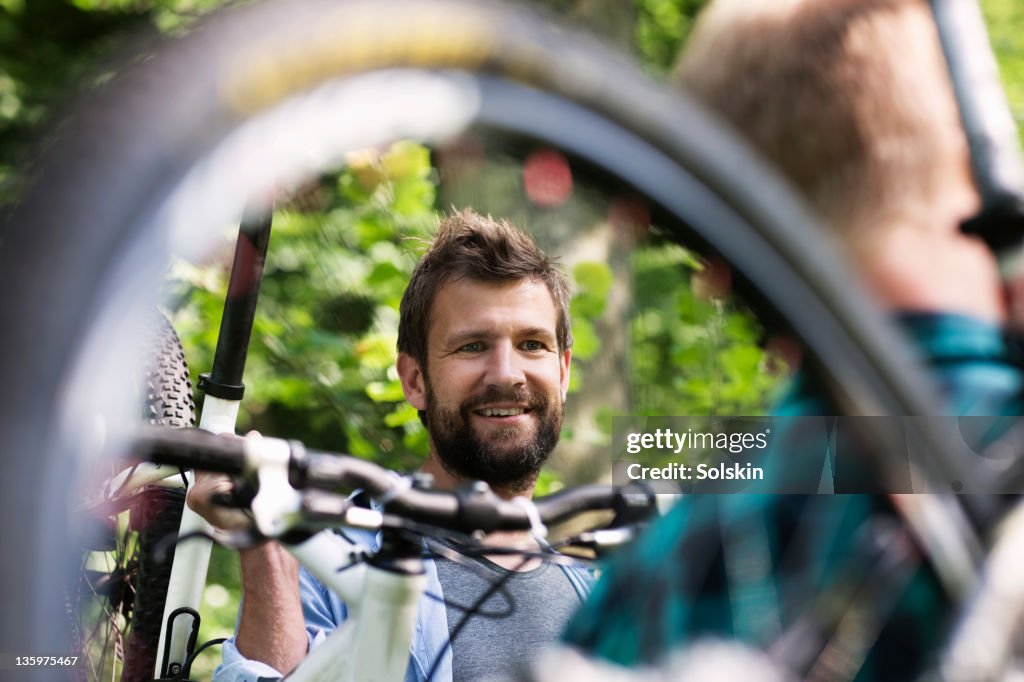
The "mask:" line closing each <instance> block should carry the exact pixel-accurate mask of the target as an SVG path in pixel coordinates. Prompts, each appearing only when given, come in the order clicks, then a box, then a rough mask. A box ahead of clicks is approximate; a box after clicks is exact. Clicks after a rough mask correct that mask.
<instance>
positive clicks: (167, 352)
mask: <svg viewBox="0 0 1024 682" xmlns="http://www.w3.org/2000/svg"><path fill="white" fill-rule="evenodd" d="M145 343H146V346H147V348H149V349H150V351H151V352H150V353H149V357H147V359H146V362H145V366H144V367H143V370H142V377H141V378H142V381H141V393H142V395H141V401H140V402H141V417H142V419H143V420H144V421H146V422H148V423H150V424H159V425H163V426H171V427H175V428H189V427H194V426H195V403H194V401H193V397H192V383H191V380H190V376H189V369H188V363H187V362H186V360H185V353H184V351H183V350H182V347H181V342H180V340H179V339H178V335H177V334H176V333H175V331H174V328H173V326H171V323H170V322H169V321H168V320H167V319H166V318H165V317H164V316H163V315H160V314H156V315H154V316H153V317H152V319H151V321H150V323H149V329H148V331H147V333H146V341H145ZM108 486H109V482H108ZM106 492H107V493H108V494H106V495H105V496H104V497H103V499H102V500H100V501H98V502H95V503H93V504H91V505H90V511H92V512H93V513H96V514H97V515H98V516H97V518H96V521H97V524H98V528H99V532H96V533H92V534H90V535H89V536H88V538H87V541H88V547H87V550H88V551H87V552H86V553H85V558H84V560H83V562H82V567H81V574H80V578H79V580H78V581H77V582H76V583H75V584H74V586H73V588H72V590H73V593H72V595H71V599H70V601H71V611H72V614H71V615H72V637H73V640H74V645H75V647H76V649H77V650H78V651H80V652H81V654H82V657H83V659H84V661H85V666H84V667H83V669H82V673H83V678H84V679H87V680H90V681H91V680H103V679H119V680H121V681H122V682H141V681H142V680H150V679H152V678H153V671H154V670H155V667H156V653H157V645H158V639H159V636H160V627H161V620H162V618H163V608H164V601H165V597H166V593H167V584H168V581H169V579H170V571H171V565H172V561H173V559H174V549H173V545H170V546H169V548H168V545H167V544H166V543H165V542H164V541H165V539H166V538H167V537H168V536H171V535H173V534H175V533H177V532H178V525H179V523H180V521H181V513H182V509H183V507H184V504H185V491H184V489H183V488H180V487H166V486H158V485H149V486H145V487H143V488H141V489H135V490H129V491H124V492H122V491H121V490H118V489H114V490H107V491H106ZM161 545H162V546H161ZM158 547H159V549H158Z"/></svg>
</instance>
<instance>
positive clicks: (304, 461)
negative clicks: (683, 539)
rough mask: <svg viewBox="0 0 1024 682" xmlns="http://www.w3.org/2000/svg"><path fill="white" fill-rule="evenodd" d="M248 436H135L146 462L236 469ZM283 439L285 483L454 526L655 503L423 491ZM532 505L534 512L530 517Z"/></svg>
mask: <svg viewBox="0 0 1024 682" xmlns="http://www.w3.org/2000/svg"><path fill="white" fill-rule="evenodd" d="M265 440H267V441H270V440H273V439H265ZM254 442H255V443H259V442H260V441H250V440H246V439H241V438H225V437H223V436H216V435H213V434H210V433H206V432H205V431H200V430H198V429H167V428H162V427H159V426H146V427H143V428H141V429H140V431H139V434H138V436H137V437H136V439H135V445H136V448H137V450H138V451H139V452H140V453H142V454H143V456H144V458H145V459H147V460H149V461H151V462H154V463H157V464H168V465H171V466H176V467H180V468H187V469H200V470H203V471H213V472H220V473H225V474H232V475H243V476H245V475H249V474H250V473H251V472H253V471H254V470H255V469H256V468H257V467H258V466H259V447H258V446H254V445H252V443H254ZM288 446H289V448H290V457H289V462H288V479H289V483H290V484H291V485H292V487H294V488H296V489H300V490H301V489H311V490H320V491H326V492H332V493H337V492H340V491H352V490H357V489H361V490H365V491H366V492H367V493H369V494H370V495H371V496H372V497H375V498H377V499H379V500H383V501H384V502H385V504H386V509H387V512H388V513H389V514H394V515H396V516H400V517H403V518H407V519H413V520H416V521H419V522H423V523H427V524H431V525H436V526H441V527H444V528H448V529H450V530H456V531H460V532H467V533H468V532H473V531H478V530H479V531H484V532H490V531H495V530H525V529H530V528H531V527H532V526H534V525H535V524H536V523H537V522H540V523H543V524H545V525H547V524H555V523H559V522H561V521H564V520H566V519H568V518H571V517H573V516H575V515H577V514H580V513H583V512H586V511H595V510H610V511H613V512H616V514H628V515H631V516H636V515H643V514H647V513H651V512H653V511H654V509H655V507H656V498H655V495H654V494H653V492H651V491H650V490H649V489H646V488H644V487H640V486H627V487H621V488H615V487H611V486H600V485H590V486H579V487H575V488H568V489H566V490H562V491H559V492H557V493H554V494H552V495H548V496H546V497H542V498H539V499H537V500H535V501H534V502H533V506H532V508H531V507H530V506H529V505H523V504H519V503H516V502H513V501H509V500H505V499H502V498H500V497H498V496H497V495H495V494H494V493H493V492H492V491H491V489H490V488H489V487H488V486H487V485H486V484H482V483H481V482H474V483H472V484H470V485H468V486H464V487H462V488H460V489H458V490H456V491H454V492H448V491H438V490H424V489H419V488H415V487H412V485H411V483H408V482H407V481H408V479H402V478H401V477H399V476H397V475H396V474H395V472H393V471H390V470H388V469H385V468H383V467H381V466H379V465H377V464H374V463H373V462H368V461H366V460H363V459H359V458H357V457H353V456H351V455H343V454H338V453H329V452H316V451H307V450H306V449H305V447H304V446H303V445H302V444H301V443H299V442H298V441H289V442H288ZM403 481H406V482H405V483H403ZM533 509H536V512H537V513H536V517H533V518H531V513H532V510H533ZM340 511H341V510H339V512H340Z"/></svg>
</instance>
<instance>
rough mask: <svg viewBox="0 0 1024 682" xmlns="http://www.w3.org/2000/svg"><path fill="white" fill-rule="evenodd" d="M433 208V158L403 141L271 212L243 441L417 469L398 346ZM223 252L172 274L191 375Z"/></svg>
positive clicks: (221, 281)
mask: <svg viewBox="0 0 1024 682" xmlns="http://www.w3.org/2000/svg"><path fill="white" fill-rule="evenodd" d="M434 197H435V179H434V177H433V169H432V167H431V165H430V154H429V151H428V150H427V149H426V148H424V147H422V146H420V145H418V144H414V143H409V142H399V143H396V144H394V145H392V146H391V147H390V148H389V149H387V151H385V152H384V153H380V154H378V153H375V152H369V153H366V154H363V155H358V156H356V155H354V156H353V157H352V158H351V159H350V165H349V166H348V167H347V168H346V169H345V170H344V171H343V172H342V173H341V174H340V175H338V176H334V177H331V178H326V179H324V180H323V181H322V182H321V183H319V185H318V186H317V187H315V188H311V189H310V190H308V191H307V192H306V193H305V194H304V195H302V196H301V197H299V198H298V199H297V200H296V201H295V202H293V203H291V204H289V205H286V206H284V207H282V208H281V209H279V210H278V211H277V212H276V213H275V216H274V228H273V236H272V238H271V246H270V255H269V257H268V259H267V265H266V269H265V272H264V281H263V285H262V288H261V292H260V303H259V308H258V311H257V319H256V323H255V326H254V329H253V338H252V343H251V345H250V351H249V357H248V360H247V364H246V377H245V382H246V385H247V386H248V389H247V393H246V399H245V401H244V402H243V408H242V413H241V415H240V425H241V428H242V429H250V428H253V429H257V430H261V431H267V432H269V433H287V434H289V435H291V436H295V437H300V438H302V439H303V440H304V441H306V442H307V443H308V444H309V445H311V446H313V447H321V448H327V449H331V450H339V451H346V452H351V453H352V454H355V455H359V456H363V457H370V458H373V459H374V460H376V461H378V462H379V463H380V464H383V465H384V466H388V467H391V468H397V469H406V468H410V467H412V466H415V465H417V464H418V463H419V462H420V461H421V459H422V456H423V455H424V454H425V453H426V444H427V440H426V436H425V433H424V431H423V427H422V425H421V424H420V422H419V419H418V418H417V415H416V412H415V410H411V409H410V408H409V407H408V406H407V405H406V404H405V401H404V396H403V394H402V390H401V385H400V384H399V381H398V377H397V374H396V371H395V360H396V357H397V355H396V350H395V342H396V339H397V324H398V305H399V302H400V300H401V296H402V292H403V291H404V289H405V285H406V283H407V282H408V280H409V276H410V274H411V272H412V268H413V266H414V265H415V263H416V260H417V258H416V253H415V251H416V250H417V248H418V246H419V244H420V243H421V241H416V239H417V238H426V237H428V236H429V235H430V234H431V231H432V229H433V227H434V225H435V222H436V218H435V214H434V210H433V204H434ZM303 202H306V203H303ZM308 202H313V203H312V205H310V204H309V203H308ZM229 254H230V247H228V248H227V249H226V250H225V251H224V254H223V257H222V258H220V259H219V260H218V261H217V262H215V263H213V264H210V265H207V266H204V267H199V266H196V265H193V264H189V263H178V264H177V265H176V266H175V268H174V270H173V272H172V276H173V277H175V278H176V283H175V284H174V286H173V289H174V292H175V299H176V300H177V301H178V306H177V309H176V310H175V311H174V322H175V325H176V326H177V328H178V329H179V333H180V334H181V335H182V340H183V342H184V343H185V344H186V347H187V352H188V354H189V357H191V358H194V359H193V365H194V366H198V367H202V368H209V366H210V364H211V363H212V357H213V350H214V347H215V344H216V335H217V327H216V325H215V324H211V321H212V320H217V319H219V317H220V314H221V308H222V306H223V301H224V296H225V292H226V280H227V273H228V268H229V266H230V258H229V257H228V256H229Z"/></svg>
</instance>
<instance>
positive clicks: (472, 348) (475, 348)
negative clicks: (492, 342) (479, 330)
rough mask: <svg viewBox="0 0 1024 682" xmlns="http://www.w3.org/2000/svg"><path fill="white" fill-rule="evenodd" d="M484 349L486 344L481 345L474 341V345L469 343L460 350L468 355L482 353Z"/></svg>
mask: <svg viewBox="0 0 1024 682" xmlns="http://www.w3.org/2000/svg"><path fill="white" fill-rule="evenodd" d="M483 349H484V344H482V343H480V342H479V341H474V342H473V343H467V344H466V345H464V346H462V347H461V348H459V350H460V351H463V352H466V353H478V352H480V351H482V350H483Z"/></svg>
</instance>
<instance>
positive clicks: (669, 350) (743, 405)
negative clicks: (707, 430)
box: [629, 242, 780, 416]
mask: <svg viewBox="0 0 1024 682" xmlns="http://www.w3.org/2000/svg"><path fill="white" fill-rule="evenodd" d="M702 267H703V266H702V265H701V264H700V263H699V261H697V260H696V259H695V257H694V255H693V254H692V253H690V252H689V251H687V250H686V249H683V248H682V247H680V246H678V245H675V244H672V243H660V244H659V243H657V242H655V243H654V244H652V245H650V246H645V247H642V248H639V249H637V250H636V251H635V252H634V253H633V271H634V277H635V286H636V289H637V290H638V291H639V292H643V293H642V294H640V295H638V296H637V297H636V299H635V306H636V308H635V313H634V315H633V317H632V320H631V323H630V325H631V326H630V343H629V346H630V349H631V355H630V357H631V360H632V371H631V376H630V381H631V382H632V384H633V394H634V396H635V404H636V407H635V409H634V413H635V414H638V415H680V416H692V415H753V414H763V413H764V412H765V410H766V409H767V408H768V406H769V405H770V403H771V401H772V399H773V397H775V394H776V393H777V391H778V390H779V387H780V382H779V378H778V376H777V375H775V374H771V373H769V372H768V371H767V357H766V355H765V352H764V351H763V349H762V348H761V347H760V345H759V342H760V340H761V329H760V326H759V325H758V324H757V322H756V321H755V318H754V317H753V316H751V314H750V313H749V312H748V311H746V310H745V309H743V308H742V307H741V306H740V305H739V304H738V303H737V302H736V301H734V300H732V299H731V298H726V299H705V298H701V297H700V296H697V295H695V293H694V291H693V288H692V287H691V286H689V282H687V281H686V280H687V279H689V275H690V274H691V273H694V272H698V271H700V270H701V269H702Z"/></svg>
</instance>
